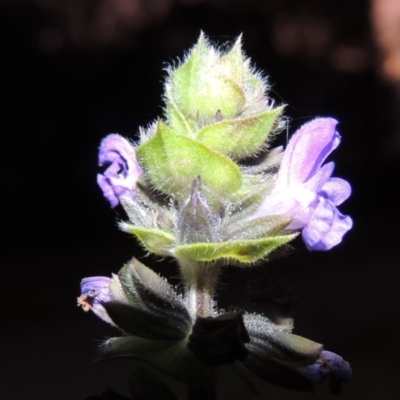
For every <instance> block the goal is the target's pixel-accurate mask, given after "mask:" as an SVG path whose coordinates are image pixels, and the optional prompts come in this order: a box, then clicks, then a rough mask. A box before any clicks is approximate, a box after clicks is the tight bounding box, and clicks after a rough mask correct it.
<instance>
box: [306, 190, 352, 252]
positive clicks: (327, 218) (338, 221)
mask: <svg viewBox="0 0 400 400" xmlns="http://www.w3.org/2000/svg"><path fill="white" fill-rule="evenodd" d="M352 226H353V221H352V219H351V218H350V217H349V216H346V215H343V214H341V213H340V212H339V211H338V209H337V208H336V207H335V205H334V204H333V203H332V202H331V201H330V200H328V199H325V198H324V197H322V196H320V199H319V202H318V205H317V206H316V207H315V210H314V212H313V214H312V215H311V218H310V220H309V222H308V224H307V225H306V226H305V227H304V229H303V232H302V237H303V240H304V242H305V244H306V246H307V248H308V250H320V251H325V250H329V249H331V248H332V247H334V246H336V245H337V244H339V243H340V242H341V241H342V238H343V235H344V234H345V233H346V232H347V231H348V230H349V229H351V227H352Z"/></svg>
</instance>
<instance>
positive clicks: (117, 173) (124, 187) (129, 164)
mask: <svg viewBox="0 0 400 400" xmlns="http://www.w3.org/2000/svg"><path fill="white" fill-rule="evenodd" d="M99 166H100V167H102V166H107V168H106V169H105V171H104V172H103V173H102V174H98V175H97V183H98V184H99V186H100V188H101V189H102V191H103V194H104V197H106V199H107V200H108V201H109V202H110V204H111V207H115V206H117V205H118V203H119V199H120V197H122V196H125V195H128V196H131V197H134V196H135V186H136V182H137V180H138V178H139V176H140V174H141V173H142V170H141V168H140V166H139V164H138V162H137V160H136V154H135V149H134V147H133V146H132V145H131V144H130V143H129V142H128V141H127V140H126V139H125V138H123V137H122V136H120V135H117V134H111V135H108V136H106V137H105V138H104V139H103V140H102V142H101V145H100V150H99Z"/></svg>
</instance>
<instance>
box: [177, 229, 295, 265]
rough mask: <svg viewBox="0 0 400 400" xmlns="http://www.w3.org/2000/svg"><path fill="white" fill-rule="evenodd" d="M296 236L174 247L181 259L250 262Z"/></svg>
mask: <svg viewBox="0 0 400 400" xmlns="http://www.w3.org/2000/svg"><path fill="white" fill-rule="evenodd" d="M296 236H297V234H291V235H284V236H273V237H268V238H262V239H254V240H236V241H230V242H221V243H193V244H188V245H184V246H178V247H176V248H175V255H176V256H177V258H181V259H182V260H185V259H189V260H194V261H200V262H210V261H216V260H221V259H225V260H227V261H229V260H230V261H238V262H240V263H244V264H251V263H254V262H256V261H258V260H260V259H262V258H264V257H266V256H267V255H268V254H269V253H270V252H271V251H273V250H275V249H277V248H278V247H280V246H282V245H284V244H286V243H288V242H290V241H291V240H293V239H294V238H295V237H296Z"/></svg>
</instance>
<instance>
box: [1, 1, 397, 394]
mask: <svg viewBox="0 0 400 400" xmlns="http://www.w3.org/2000/svg"><path fill="white" fill-rule="evenodd" d="M53 3H55V4H58V3H57V2H53ZM83 3H85V2H83ZM104 3H107V2H104ZM128 3H129V2H128ZM132 3H133V4H136V3H138V4H142V8H140V9H138V10H139V11H140V10H141V12H142V13H143V14H140V13H139V11H138V13H139V14H137V15H136V14H135V15H136V17H135V18H136V19H135V23H133V22H132V24H130V23H129V18H128V17H127V18H126V19H123V18H122V17H121V15H124V13H125V14H126V13H128V11H129V12H132V13H133V14H134V12H133V11H132V10H131V9H130V8H128V9H127V10H128V11H124V10H122V11H120V12H121V13H122V14H121V15H120V14H118V13H116V14H115V15H114V14H112V13H111V12H110V13H109V17H110V21H111V22H112V16H113V15H114V17H115V19H116V21H114V24H115V25H113V26H114V28H113V29H114V31H112V30H111V31H112V32H114V33H113V34H108V35H107V30H106V28H105V27H107V26H108V25H107V23H104V24H105V25H102V24H101V23H98V24H97V25H96V23H97V22H96V15H97V14H96V12H95V11H96V7H97V5H96V4H97V2H93V1H88V2H87V3H85V4H86V5H85V7H86V8H85V10H83V11H82V10H81V14H79V13H78V14H76V15H77V16H75V14H73V13H72V11H74V12H77V11H76V10H79V2H76V1H73V0H70V1H66V2H63V3H62V4H63V6H61V2H60V4H59V7H58V6H56V5H54V4H53V6H51V4H52V3H51V2H48V1H44V0H43V1H29V0H25V1H23V0H20V1H16V2H11V1H9V2H8V1H3V2H2V4H0V9H1V12H0V32H1V37H0V51H1V60H2V61H1V65H2V85H1V97H2V98H3V101H2V106H1V111H2V114H3V116H2V118H1V132H2V134H1V143H2V151H1V153H2V161H3V162H2V169H1V173H0V177H1V189H2V207H1V227H2V231H3V235H2V236H3V239H2V251H1V255H0V257H1V281H0V282H1V285H2V290H1V293H2V297H3V301H2V303H1V304H2V312H1V314H2V321H3V322H2V324H1V326H2V328H1V332H2V333H1V334H2V346H1V347H2V349H3V350H2V352H1V353H2V359H3V365H5V370H3V373H2V379H1V381H2V383H1V385H0V394H1V392H3V391H5V393H4V397H3V395H2V396H1V397H2V398H4V399H28V398H29V399H49V400H50V399H58V400H63V399H84V398H85V397H86V396H89V395H91V394H99V393H100V392H101V390H103V389H105V388H106V387H108V386H111V387H113V388H114V389H115V390H118V391H121V392H123V391H124V390H125V387H124V379H125V378H126V375H127V373H128V370H129V362H125V363H118V362H113V363H110V364H93V363H92V359H93V358H94V357H95V356H96V353H95V348H96V346H97V344H98V340H99V339H102V338H104V337H106V336H107V335H112V334H113V333H115V332H113V331H112V330H110V329H109V328H108V327H106V326H104V325H103V323H102V322H101V321H98V320H97V319H96V318H95V317H94V316H92V315H86V314H84V313H82V311H81V310H79V309H77V307H76V302H75V298H76V297H77V296H78V295H79V281H80V279H81V278H83V277H86V276H93V275H109V274H110V273H111V272H116V271H117V270H118V269H119V268H120V267H121V266H122V264H123V263H124V262H125V261H127V260H128V259H129V258H130V257H131V256H132V255H135V256H137V257H143V256H144V255H145V254H144V252H143V251H142V250H141V249H140V248H138V246H137V245H136V244H135V242H134V240H133V239H131V238H129V237H127V236H126V235H125V234H123V233H121V232H119V231H118V229H117V227H116V221H117V219H118V218H120V217H122V215H120V214H118V211H117V212H114V211H112V210H111V209H110V208H109V207H108V204H107V203H106V201H105V200H104V199H103V197H102V194H101V191H100V189H99V188H98V187H97V184H96V179H95V176H96V172H97V166H96V162H97V148H98V145H99V142H100V140H101V138H102V137H104V136H105V135H106V134H108V133H110V132H118V133H120V134H122V135H125V136H130V137H134V136H135V135H136V133H137V131H138V127H139V126H140V125H146V124H147V123H149V122H150V121H152V120H154V119H155V118H156V117H157V116H159V115H160V114H161V111H162V109H161V105H162V104H161V100H160V95H161V92H162V79H163V72H162V70H163V68H165V66H166V64H165V63H166V62H167V63H168V62H173V61H175V60H177V57H182V55H183V52H184V51H185V50H187V49H188V48H189V47H190V46H191V45H192V44H193V43H194V42H195V41H196V38H197V36H198V34H199V32H200V30H204V31H205V32H206V33H207V34H208V35H209V36H210V37H211V39H212V40H213V41H216V42H217V43H225V42H227V41H229V40H232V39H233V38H235V37H236V36H237V35H238V34H240V33H241V32H243V40H244V48H245V51H246V53H247V54H248V55H249V56H251V57H252V59H253V61H254V62H255V63H256V65H257V66H258V67H259V68H260V69H262V70H264V71H266V72H267V73H268V75H269V76H270V82H271V83H272V92H271V96H272V97H273V98H274V99H275V100H276V101H277V102H278V103H287V104H288V107H287V111H286V114H287V115H288V116H289V117H290V119H291V123H290V132H294V131H295V129H296V128H297V127H298V126H300V125H301V124H302V123H303V122H305V121H306V120H308V119H311V118H313V117H315V116H328V115H329V116H333V117H335V118H337V119H338V120H339V121H340V125H339V130H340V132H341V134H342V137H343V140H342V144H341V147H340V148H339V149H338V150H337V151H336V152H335V154H334V159H335V162H336V173H335V175H336V176H341V177H344V178H346V179H348V180H349V181H350V182H351V183H352V186H353V191H354V192H353V195H352V197H351V199H350V200H348V201H347V202H346V204H345V205H344V206H343V207H342V208H341V209H342V211H343V212H345V213H349V214H350V215H351V216H352V217H353V219H354V228H353V230H352V231H351V232H350V233H349V234H348V235H347V236H346V237H345V240H344V242H343V244H342V245H340V246H339V247H337V248H335V249H334V250H332V251H330V252H327V253H308V252H307V251H306V250H304V249H303V247H302V244H301V242H300V241H299V242H296V246H295V250H293V251H292V253H291V254H290V255H289V256H286V257H284V258H282V259H274V260H271V262H270V263H269V264H268V263H266V264H265V265H264V266H260V267H259V268H257V269H253V270H252V271H237V270H234V269H227V271H226V272H225V274H224V276H223V278H222V283H221V294H220V296H219V301H220V302H221V304H222V305H225V306H226V305H227V304H232V303H233V304H235V305H237V306H240V305H241V304H242V303H243V301H244V300H245V288H244V287H243V281H244V279H254V278H257V279H259V280H261V281H263V282H264V281H265V283H266V285H269V284H270V283H271V282H274V281H277V280H284V281H286V282H289V283H290V284H291V285H294V286H295V287H296V288H297V292H298V294H299V302H298V306H297V313H296V333H298V334H300V335H303V336H306V337H309V338H312V339H314V340H316V341H319V342H322V343H324V344H326V347H327V348H328V349H330V350H332V351H335V352H337V353H339V354H341V355H343V356H344V357H345V358H346V359H347V360H349V361H350V362H351V364H352V366H353V369H354V378H353V379H352V381H351V382H349V383H348V384H347V385H345V388H344V391H343V393H342V394H341V396H342V398H343V399H352V400H354V399H378V398H387V399H390V398H393V396H394V393H396V392H397V391H398V390H397V387H396V379H397V378H398V373H399V368H398V361H397V360H398V356H399V351H398V344H396V341H397V340H398V339H397V338H398V336H399V334H400V327H399V322H398V317H399V311H400V303H399V301H398V299H399V295H398V283H399V277H400V273H399V272H398V268H399V261H400V254H399V249H398V233H397V232H398V225H397V224H398V223H399V222H400V217H399V213H398V212H397V208H398V204H399V200H400V194H399V191H398V181H399V178H398V174H399V167H400V163H399V161H400V152H396V149H395V148H394V147H393V146H391V145H390V143H392V142H393V143H394V141H393V138H394V137H395V136H393V135H395V134H396V128H398V126H397V122H396V98H395V96H394V94H393V93H394V91H393V90H392V88H391V87H390V86H389V85H386V84H384V83H383V82H382V80H381V79H380V78H379V76H378V73H377V72H376V68H375V65H376V64H377V60H378V58H377V57H376V50H375V49H374V44H373V35H372V33H371V29H370V28H369V19H368V17H369V11H368V2H365V1H354V2H346V1H337V2H334V3H335V4H336V6H335V7H333V6H332V4H331V3H332V2H329V1H326V2H324V1H322V2H316V1H303V2H301V4H299V2H295V1H281V2H277V1H267V0H265V1H263V2H262V1H260V2H257V1H249V2H244V1H243V2H240V1H239V2H233V1H228V0H226V1H215V2H206V1H201V0H199V1H187V2H185V1H180V2H179V1H167V2H165V4H164V3H163V2H157V1H155V0H154V1H148V2H147V3H146V2H144V3H143V2H135V1H133V0H132ZM347 3H351V5H348V4H347ZM99 4H101V2H99ZM110 4H111V3H110ZM114 4H116V5H119V6H120V7H122V8H123V7H124V5H125V6H126V4H127V2H123V1H120V2H115V3H114ZM143 4H144V5H143ZM146 4H147V6H146ZM162 4H164V6H163V5H162ZM150 5H151V7H150ZM153 6H154V8H152V7H153ZM68 7H69V8H68ZM116 7H117V6H116ZM146 7H147V8H146ZM329 7H330V8H329ZM71 13H72V14H71ZM70 14H71V15H72V16H71V15H70ZM133 14H132V15H133ZM82 15H83V16H82ZM99 15H100V14H99ZM105 15H107V13H105ZM100 17H101V15H100ZM100 17H99V18H100ZM103 17H104V15H103ZM103 17H101V18H103ZM117 17H118V18H122V19H120V20H118V18H117ZM285 18H286V19H285ZM307 18H308V19H307ZM315 20H317V22H318V21H325V23H326V24H329V26H330V27H331V31H330V32H331V35H332V37H331V39H330V42H329V43H330V44H329V46H328V47H326V48H325V47H322V49H321V48H317V50H316V51H317V52H316V53H313V52H312V46H313V45H312V43H311V45H310V46H311V47H307V46H306V45H305V44H304V43H301V41H300V44H299V43H297V46H298V47H297V48H295V50H293V49H292V50H290V45H289V44H290V43H289V39H290V38H291V36H290V29H289V34H288V35H289V36H285V35H283V36H282V35H281V36H279V34H280V33H281V31H282V32H284V33H285V32H286V31H285V30H284V28H285V27H286V28H287V24H286V25H285V23H286V22H287V21H289V23H288V24H289V26H290V21H292V22H293V21H294V22H295V23H296V21H306V22H305V24H306V25H307V24H308V22H307V21H311V22H310V24H311V25H312V21H315ZM121 21H122V22H121ZM132 21H133V19H132ZM282 21H284V23H282ZM285 21H286V22H285ZM100 22H101V21H100ZM106 22H107V19H106ZM111 22H109V23H110V24H111ZM280 23H281V25H279V24H280ZM74 24H75V25H76V26H75V25H74ZM85 24H86V25H85ZM282 24H283V25H282ZM280 27H281V28H280ZM110 29H111V28H110ZM280 29H281V30H280ZM316 31H318V25H317V28H316ZM115 32H116V33H115ZM312 36H313V34H311V37H312ZM307 37H309V36H307V35H306V39H307ZM282 38H283V39H282ZM292 39H293V37H292ZM311 42H312V41H311ZM342 44H344V45H345V46H350V47H351V46H353V45H355V46H359V48H361V56H360V57H362V62H357V59H356V61H355V62H354V63H353V64H351V63H350V66H348V65H347V64H346V63H344V66H343V65H342V64H341V63H340V59H339V61H338V59H337V58H336V59H335V57H334V55H335V54H339V56H340V54H341V53H340V52H339V53H337V52H336V53H335V46H337V48H339V49H340V46H341V45H342ZM286 45H287V46H286ZM316 46H317V47H318V41H317V45H316ZM288 48H289V50H288ZM310 49H311V50H310ZM328 50H329V51H328ZM335 60H336V61H335ZM344 61H346V56H344ZM346 65H347V66H346ZM398 134H400V132H398ZM388 143H389V145H388ZM388 150H389V151H388ZM145 262H146V263H147V264H148V265H151V266H152V267H153V268H155V269H156V270H157V271H159V272H162V273H163V274H165V275H167V276H169V278H170V279H171V280H172V281H173V282H177V281H178V278H177V270H176V268H175V266H174V265H173V263H172V262H170V261H169V260H164V261H160V260H157V259H155V258H152V257H150V258H147V260H145ZM4 371H5V372H4ZM3 380H4V381H3ZM233 384H234V382H231V381H230V378H229V377H228V378H226V379H225V380H224V381H223V385H222V386H225V389H224V390H228V391H229V389H230V387H231V385H233ZM325 389H326V388H325ZM325 389H323V390H322V391H321V393H322V394H321V395H320V396H319V398H321V396H322V398H330V397H331V395H329V394H328V391H327V390H325ZM241 390H243V393H245V389H244V388H242V387H241V386H240V387H239V388H238V389H237V391H236V390H235V391H232V392H231V393H230V394H229V396H230V397H227V398H232V399H234V398H238V399H239V398H243V396H244V395H243V394H242V391H241ZM262 390H263V393H264V392H265V398H271V399H275V398H276V399H292V398H293V399H295V398H296V399H297V398H299V399H303V398H304V399H306V398H307V399H308V398H312V395H309V394H297V393H293V392H290V391H286V390H285V389H275V388H271V387H269V386H262ZM235 396H236V397H235ZM268 396H269V397H268ZM249 398H250V397H249Z"/></svg>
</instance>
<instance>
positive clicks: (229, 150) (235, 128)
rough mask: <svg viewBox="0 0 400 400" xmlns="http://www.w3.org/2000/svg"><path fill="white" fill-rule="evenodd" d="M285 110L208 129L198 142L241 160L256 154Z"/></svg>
mask: <svg viewBox="0 0 400 400" xmlns="http://www.w3.org/2000/svg"><path fill="white" fill-rule="evenodd" d="M282 110H283V107H279V108H274V109H272V110H268V111H265V112H262V113H260V114H253V115H250V116H247V117H241V118H235V119H225V120H222V121H219V122H215V123H213V124H210V125H207V126H205V127H204V128H203V129H201V130H200V131H199V132H197V135H196V139H197V140H199V141H200V142H201V143H203V144H205V145H206V146H208V147H210V148H211V149H214V150H216V151H218V152H220V153H222V154H226V155H227V156H229V157H232V158H233V159H237V160H240V159H242V158H245V157H249V156H251V155H253V154H255V153H257V152H258V151H259V150H260V149H261V147H262V146H263V144H264V143H265V142H266V140H267V138H268V136H269V134H270V133H271V131H272V130H273V128H274V126H275V124H276V121H277V120H278V118H279V116H280V115H281V113H282Z"/></svg>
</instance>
